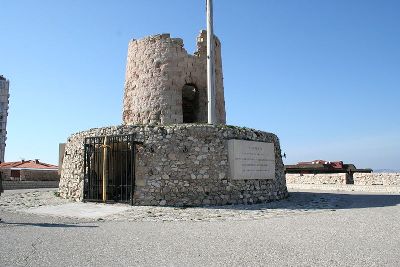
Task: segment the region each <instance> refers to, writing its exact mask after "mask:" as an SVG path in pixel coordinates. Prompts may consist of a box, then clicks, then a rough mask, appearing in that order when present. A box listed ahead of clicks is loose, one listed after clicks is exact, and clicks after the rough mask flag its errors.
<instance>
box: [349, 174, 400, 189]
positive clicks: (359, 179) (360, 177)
mask: <svg viewBox="0 0 400 267" xmlns="http://www.w3.org/2000/svg"><path fill="white" fill-rule="evenodd" d="M353 178H354V184H355V185H394V186H400V173H354V175H353Z"/></svg>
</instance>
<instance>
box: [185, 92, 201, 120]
mask: <svg viewBox="0 0 400 267" xmlns="http://www.w3.org/2000/svg"><path fill="white" fill-rule="evenodd" d="M198 108H199V92H198V90H197V88H196V86H194V85H192V84H186V85H184V86H183V88H182V114H183V123H193V122H197V121H198V118H197V113H198Z"/></svg>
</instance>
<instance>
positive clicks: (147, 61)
mask: <svg viewBox="0 0 400 267" xmlns="http://www.w3.org/2000/svg"><path fill="white" fill-rule="evenodd" d="M215 80H216V81H215V83H216V85H215V92H216V93H215V94H216V118H217V123H218V124H225V121H226V115H225V100H224V87H223V74H222V59H221V43H220V41H219V40H218V38H215ZM187 86H194V87H195V88H196V89H197V92H196V93H194V92H191V91H189V92H185V91H184V90H183V89H184V87H185V88H187ZM184 98H186V99H188V100H189V101H193V100H194V99H197V103H195V105H194V106H191V105H189V106H190V107H189V109H193V110H194V114H193V117H194V118H192V119H194V121H186V122H200V123H201V122H207V33H206V31H202V32H201V33H200V35H199V37H198V38H197V51H196V52H195V53H194V55H190V54H188V53H187V51H186V50H185V49H184V48H183V41H182V40H181V39H178V38H171V37H170V35H169V34H162V35H154V36H149V37H146V38H144V39H141V40H132V41H131V42H130V43H129V48H128V57H127V65H126V76H125V94H124V103H123V122H124V124H130V125H133V124H158V125H165V124H174V123H183V122H184V118H183V117H184V116H183V107H184V106H185V103H186V102H185V103H184ZM193 103H194V102H193ZM186 107H187V105H186Z"/></svg>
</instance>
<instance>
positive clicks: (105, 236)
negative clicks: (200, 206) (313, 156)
mask: <svg viewBox="0 0 400 267" xmlns="http://www.w3.org/2000/svg"><path fill="white" fill-rule="evenodd" d="M291 194H292V196H294V197H296V194H302V195H303V197H304V194H312V195H313V196H315V195H316V196H318V195H321V196H322V195H323V196H326V194H332V195H334V196H335V198H336V199H339V201H337V203H338V205H336V208H335V209H331V208H330V209H321V210H317V212H297V213H292V212H288V213H285V214H282V213H280V214H279V216H273V217H268V218H258V219H254V220H220V221H155V222H151V221H133V222H132V221H127V220H125V221H124V220H122V221H107V220H105V221H93V220H92V221H90V220H84V219H74V218H59V217H49V216H38V215H35V214H27V213H19V212H9V211H4V210H2V211H1V213H0V218H1V219H2V222H1V223H0V266H255V265H262V266H400V227H399V226H398V222H399V221H400V205H399V204H400V195H393V194H383V193H382V194H365V193H357V192H346V193H343V192H342V193H341V192H329V193H327V192H320V191H312V192H292V193H291ZM311 207H314V206H311ZM228 208H229V207H228ZM232 208H234V207H232ZM314 208H315V209H318V206H315V207H314Z"/></svg>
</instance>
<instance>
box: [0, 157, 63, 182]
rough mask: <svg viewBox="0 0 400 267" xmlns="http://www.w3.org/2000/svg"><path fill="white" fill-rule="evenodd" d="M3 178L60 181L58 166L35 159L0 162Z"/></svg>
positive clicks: (10, 179)
mask: <svg viewBox="0 0 400 267" xmlns="http://www.w3.org/2000/svg"><path fill="white" fill-rule="evenodd" d="M0 172H1V175H2V178H3V180H5V181H7V180H9V181H59V180H60V175H59V174H58V166H57V165H52V164H48V163H44V162H40V161H39V160H38V159H35V160H21V161H14V162H3V163H0Z"/></svg>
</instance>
